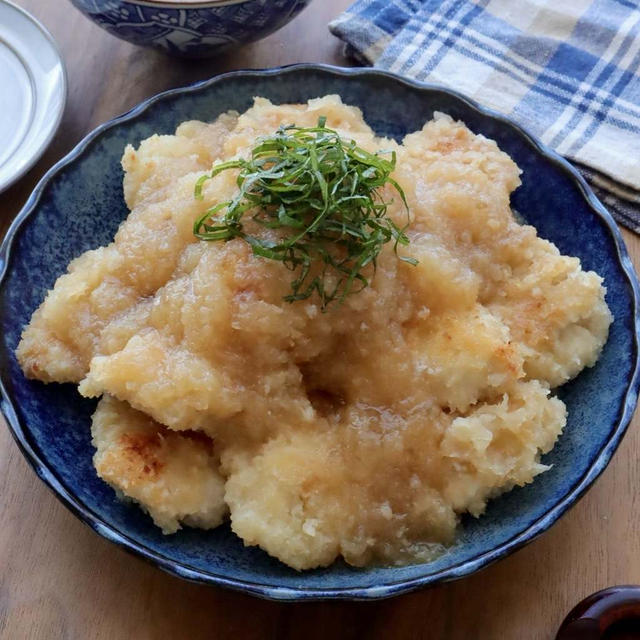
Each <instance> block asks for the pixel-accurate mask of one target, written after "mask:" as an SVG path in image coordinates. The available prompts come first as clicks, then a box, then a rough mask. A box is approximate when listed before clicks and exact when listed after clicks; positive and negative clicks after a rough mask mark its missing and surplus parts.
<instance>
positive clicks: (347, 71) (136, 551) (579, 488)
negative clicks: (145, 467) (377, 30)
mask: <svg viewBox="0 0 640 640" xmlns="http://www.w3.org/2000/svg"><path fill="white" fill-rule="evenodd" d="M305 70H307V71H315V72H322V73H326V74H329V75H335V76H342V77H349V76H363V75H373V76H382V77H386V78H389V79H391V80H394V81H396V82H399V83H401V84H404V85H407V86H410V87H412V88H414V89H420V90H426V91H439V92H442V93H446V94H449V95H450V96H452V97H454V98H455V99H457V100H459V101H461V102H463V103H464V104H466V105H467V106H469V107H471V108H472V109H474V110H475V111H478V112H480V113H481V114H483V115H486V116H489V117H491V118H493V119H495V120H498V121H500V122H502V123H503V124H504V125H506V126H508V127H510V128H511V129H513V130H514V131H515V132H516V133H517V134H518V135H519V136H520V137H521V138H522V139H523V140H524V142H525V143H526V144H527V145H529V146H530V147H532V148H533V149H534V150H535V151H536V152H537V153H539V154H541V155H542V156H543V157H545V158H546V159H547V160H549V161H550V162H551V163H553V164H554V165H555V166H556V167H558V168H559V169H560V170H561V171H563V172H564V173H565V174H566V175H567V176H568V177H569V178H570V179H571V180H572V182H573V183H574V184H575V186H577V188H578V190H579V191H580V193H581V194H582V195H583V197H584V198H585V200H586V201H587V203H588V204H589V206H590V207H591V209H592V211H593V212H594V213H595V214H596V215H597V216H598V217H599V218H600V219H602V220H603V222H604V223H605V226H606V227H607V229H608V231H609V233H610V235H611V237H612V239H613V241H614V244H615V246H616V251H617V255H618V261H619V263H620V266H621V267H622V270H623V272H624V274H625V276H626V279H627V282H628V285H629V288H630V290H631V293H632V299H633V311H634V318H635V322H634V327H635V332H634V347H635V362H634V368H633V373H632V376H631V381H630V383H629V386H628V388H627V391H626V394H625V397H624V402H623V404H622V407H621V415H620V418H619V421H618V424H617V426H616V428H615V429H614V430H613V431H612V433H611V435H610V437H609V439H608V441H607V442H606V443H605V445H604V446H603V447H602V449H601V450H600V451H599V452H598V454H597V456H596V458H595V460H594V462H593V464H592V465H591V467H590V468H589V469H588V470H587V472H586V473H585V474H584V476H583V477H582V478H581V480H580V481H579V482H578V483H577V484H576V485H575V486H574V487H573V488H572V489H571V490H570V491H569V492H568V493H567V494H566V495H565V496H564V497H563V498H562V499H561V500H560V501H559V502H558V503H557V504H556V505H555V506H554V507H553V508H552V509H551V510H550V511H548V512H547V513H546V514H545V515H544V516H542V517H541V518H539V519H538V520H537V521H536V522H534V523H533V524H532V525H530V526H529V527H528V528H527V529H525V530H524V531H522V532H520V533H519V534H517V535H515V536H514V537H513V538H511V539H510V540H507V541H506V542H504V543H503V544H502V545H501V546H499V547H498V548H496V549H493V550H491V551H488V552H486V553H484V554H481V555H479V556H476V557H475V558H472V559H470V560H466V561H462V562H460V563H459V564H457V565H454V566H453V567H449V568H447V569H442V570H440V571H438V572H436V573H433V574H429V575H425V576H422V577H418V578H413V579H411V580H403V581H400V582H395V583H386V584H383V585H378V586H373V587H362V588H353V587H347V588H339V589H319V588H312V589H309V588H305V587H299V588H295V589H294V588H289V587H279V586H276V585H265V584H257V583H254V582H248V581H243V580H234V579H229V578H225V577H223V576H219V575H216V574H212V573H208V572H205V571H202V570H199V569H195V568H191V567H187V566H185V565H181V564H178V563H176V562H175V561H173V560H171V559H169V558H166V557H165V556H163V555H161V554H158V553H156V552H152V551H149V550H148V549H147V548H145V547H144V546H142V545H141V544H140V543H138V542H136V541H134V540H132V539H131V538H129V537H127V536H125V535H123V534H122V533H120V532H119V531H118V530H117V529H116V528H114V527H113V526H111V525H108V524H106V523H105V522H102V521H101V520H100V518H99V517H98V516H97V515H95V514H94V513H92V512H91V510H90V509H87V508H86V507H85V506H84V505H83V504H82V503H81V501H80V500H78V499H77V497H76V496H74V495H73V493H71V492H70V491H68V490H67V488H66V487H65V486H64V484H63V483H62V482H61V481H60V480H59V479H58V478H57V477H56V475H55V473H54V472H53V471H52V470H50V469H49V468H48V467H47V466H46V465H45V463H44V462H43V461H42V459H41V457H40V455H39V454H38V453H37V452H36V451H35V449H34V448H33V447H32V445H31V444H30V442H29V438H28V435H27V434H26V433H25V430H24V429H23V427H22V425H21V424H20V420H19V419H18V417H17V414H16V411H15V408H14V406H13V404H12V401H11V398H10V396H9V394H8V393H7V391H6V389H5V385H4V381H3V380H2V378H0V394H1V397H2V400H1V402H0V410H1V411H2V413H3V415H4V417H5V419H6V420H7V424H8V425H9V430H10V431H11V434H12V436H13V438H14V440H15V441H16V443H17V445H18V447H19V449H20V450H21V451H22V453H23V455H24V456H25V458H26V459H27V462H28V463H29V464H30V466H31V467H32V468H33V469H34V471H35V472H36V474H37V475H38V477H39V478H40V479H41V480H42V481H43V482H44V483H45V484H46V485H47V486H48V487H49V489H51V490H52V491H53V493H54V495H55V496H56V497H57V498H58V499H59V500H60V501H61V502H62V503H63V504H64V505H65V506H66V507H67V508H68V509H69V510H70V511H71V512H72V513H73V514H74V515H76V516H77V517H78V518H79V519H80V520H81V521H82V522H84V523H85V524H87V525H88V526H89V527H91V528H92V529H93V530H94V531H95V532H96V533H98V534H99V535H101V536H102V537H104V538H106V539H107V540H110V541H111V542H113V543H115V544H117V545H118V546H120V547H121V548H123V549H124V550H125V551H127V552H129V553H131V554H133V555H136V556H138V557H141V558H142V559H144V560H146V561H148V562H151V563H152V564H154V565H155V566H157V567H159V568H160V569H162V570H164V571H166V572H168V573H170V574H172V575H175V576H178V577H181V578H184V579H186V580H189V581H190V582H197V583H204V584H210V585H216V586H222V587H226V588H230V589H234V590H238V591H242V592H244V593H248V594H251V595H255V596H259V597H262V598H266V599H269V600H279V601H300V600H306V601H309V600H325V599H336V600H337V599H340V600H376V599H382V598H389V597H392V596H396V595H400V594H403V593H408V592H410V591H414V590H416V589H418V588H421V587H425V586H433V585H435V584H437V583H440V582H446V581H450V580H456V579H459V578H462V577H464V576H466V575H469V574H471V573H473V572H475V571H478V570H479V569H483V568H486V567H488V566H489V565H491V564H493V563H494V562H496V561H497V560H500V559H501V558H503V557H505V556H507V555H509V554H511V553H513V552H514V551H516V550H517V549H519V548H521V547H522V546H524V545H525V544H527V543H529V542H530V541H531V540H533V539H534V538H535V537H537V536H539V535H540V534H542V533H543V532H544V531H546V530H547V529H549V527H551V526H552V525H553V524H554V523H555V522H556V521H557V520H558V518H560V516H562V515H563V514H564V513H565V512H566V511H567V510H568V509H569V508H571V507H572V506H573V505H575V504H576V503H577V501H578V500H579V499H580V498H581V497H582V496H583V495H584V493H585V492H586V491H587V489H588V488H589V487H590V486H591V485H592V484H593V482H595V480H596V479H597V478H598V477H599V476H600V474H601V473H602V472H603V471H604V469H605V468H606V466H607V464H608V463H609V461H610V460H611V457H612V456H613V454H614V453H615V451H616V449H617V448H618V446H619V444H620V442H621V441H622V438H623V436H624V434H625V432H626V430H627V427H628V426H629V422H630V421H631V418H632V416H633V412H634V409H635V406H636V403H637V400H638V388H639V387H640V373H639V372H640V352H639V345H638V339H639V334H640V285H639V284H638V279H637V276H636V274H635V271H634V268H633V265H632V263H631V260H630V258H629V254H628V252H627V249H626V246H625V244H624V241H623V238H622V235H621V233H620V230H619V229H618V227H617V225H616V223H615V221H614V220H613V218H612V217H611V215H610V214H609V212H608V211H607V210H606V209H605V208H604V206H603V205H602V204H601V203H600V201H599V200H598V199H597V198H596V196H595V195H594V193H593V192H592V191H591V189H590V187H589V186H588V185H587V183H586V182H585V180H584V178H583V177H582V176H581V175H580V174H579V173H578V171H577V170H576V169H575V168H574V167H573V166H572V165H571V164H570V163H569V162H567V161H566V160H565V159H564V158H563V157H561V156H559V155H558V154H557V153H555V152H554V151H552V150H551V149H549V148H547V147H546V146H545V145H544V144H542V143H541V142H539V141H538V140H537V139H536V138H535V137H533V136H532V135H531V134H529V133H528V132H527V131H526V130H525V129H523V128H522V127H521V126H520V125H518V124H516V123H515V122H513V121H511V120H510V119H509V118H508V117H506V116H503V115H502V114H500V113H498V112H496V111H493V110H492V109H489V108H486V107H483V106H481V105H480V104H478V103H477V102H475V101H474V100H472V99H470V98H467V97H466V96H464V95H462V94H460V93H458V92H456V91H453V90H450V89H447V88H445V87H442V86H440V85H436V84H429V83H424V82H418V81H415V80H411V79H408V78H403V77H401V76H398V75H396V74H393V73H390V72H387V71H381V70H378V69H368V68H367V69H359V68H343V67H336V66H332V65H326V64H310V63H305V64H295V65H289V66H284V67H275V68H271V69H257V70H242V71H233V72H229V73H224V74H220V75H218V76H215V77H214V78H211V79H209V80H203V81H200V82H196V83H194V84H191V85H189V86H186V87H180V88H177V89H170V90H168V91H165V92H163V93H159V94H157V95H155V96H152V97H151V98H148V99H147V100H145V101H143V102H141V103H140V104H138V105H137V106H135V107H134V108H133V109H131V110H130V111H127V112H126V113H124V114H122V115H120V116H118V117H116V118H113V119H112V120H109V121H108V122H105V123H104V124H102V125H100V126H98V127H97V128H96V129H94V130H93V131H92V132H91V133H89V134H88V135H87V136H86V137H85V138H83V139H82V140H81V141H80V142H79V143H78V144H77V145H76V146H75V147H74V148H73V149H72V150H71V151H70V152H69V153H68V154H67V155H66V156H65V157H63V158H62V159H61V160H59V161H58V162H57V163H56V164H55V165H53V166H52V167H51V169H49V170H48V171H47V172H46V173H45V175H44V176H43V177H42V178H41V180H40V181H39V182H38V184H37V185H36V187H35V189H34V190H33V192H32V194H31V195H30V196H29V198H28V200H27V202H26V203H25V205H24V207H23V208H22V209H21V211H20V212H19V213H18V215H17V216H16V218H15V219H14V221H13V222H12V224H11V225H10V227H9V229H8V230H7V233H6V235H5V238H4V240H3V242H2V246H0V286H2V284H3V281H4V276H5V274H6V272H7V268H8V265H9V260H10V258H11V247H12V245H13V241H14V239H15V237H16V236H17V234H18V231H19V230H20V227H21V226H22V224H23V223H24V221H25V220H26V219H27V218H28V217H29V216H30V215H31V214H32V213H33V211H34V210H35V207H36V205H37V204H38V202H39V200H40V198H41V196H42V194H43V192H44V190H45V188H46V187H47V185H48V184H49V182H50V181H51V180H52V179H53V178H54V177H55V175H56V174H57V173H58V172H59V171H60V170H61V169H63V168H64V167H66V166H67V165H69V164H71V163H72V162H73V161H74V160H76V159H77V158H78V157H79V156H80V155H82V154H83V153H84V152H85V151H86V149H87V148H88V147H89V145H90V144H91V143H92V142H93V141H94V140H95V139H97V138H98V137H99V136H100V135H101V134H102V133H103V132H104V131H106V130H108V129H110V128H112V127H114V126H117V125H119V124H120V123H122V122H126V121H129V120H133V119H135V118H137V117H138V116H139V115H141V114H142V113H144V111H146V110H147V109H148V108H149V107H150V106H151V105H152V104H154V103H156V102H158V101H160V100H164V99H167V98H170V97H172V96H174V95H178V94H184V93H194V92H197V91H199V90H200V89H202V88H205V87H209V86H211V85H213V84H216V83H218V82H220V81H226V80H228V79H232V78H234V77H246V76H277V75H281V74H287V73H295V72H299V71H305ZM425 566H427V565H425Z"/></svg>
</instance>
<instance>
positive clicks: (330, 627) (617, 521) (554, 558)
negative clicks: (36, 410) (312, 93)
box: [0, 0, 640, 640]
mask: <svg viewBox="0 0 640 640" xmlns="http://www.w3.org/2000/svg"><path fill="white" fill-rule="evenodd" d="M349 2H350V0H315V2H313V3H312V5H311V7H309V8H308V9H307V10H306V11H305V12H303V13H302V14H301V15H300V16H299V17H298V18H297V19H296V20H294V21H293V22H292V23H291V24H290V25H288V26H287V27H285V28H284V29H282V30H281V31H279V32H278V33H276V34H274V35H272V36H271V37H269V38H267V39H266V40H264V41H262V42H260V43H257V44H254V45H251V46H247V47H245V48H243V49H241V50H239V51H237V52H235V53H231V54H229V55H227V56H224V57H222V58H218V59H214V60H210V61H202V62H194V61H189V62H181V61H177V60H171V59H169V58H166V57H165V56H164V55H162V54H159V53H155V52H151V51H146V50H143V49H139V48H136V47H134V46H131V45H129V44H127V43H125V42H121V41H119V40H117V39H115V38H113V37H111V36H109V35H108V34H106V33H105V32H103V31H102V30H100V29H99V28H98V27H96V26H94V25H93V24H92V23H90V22H89V21H88V20H86V19H85V18H84V17H83V16H81V15H80V14H79V13H78V12H77V11H75V10H74V9H72V8H71V6H70V5H69V4H68V2H65V1H63V0H18V4H20V5H21V6H23V7H24V8H25V9H27V10H29V11H31V12H32V13H33V14H34V15H35V16H37V17H38V18H39V19H40V20H41V21H42V22H43V23H44V24H45V25H46V26H47V27H48V28H49V29H50V30H51V32H52V34H53V36H54V37H55V38H56V40H57V41H58V43H59V44H60V47H61V50H62V53H63V56H64V58H65V61H66V64H67V69H68V72H69V100H68V104H67V108H66V111H65V115H64V119H63V122H62V126H61V128H60V130H59V132H58V134H57V135H56V137H55V139H54V141H53V143H52V145H51V146H50V148H49V149H48V151H47V152H46V154H45V156H44V157H43V158H42V160H41V161H40V162H39V163H38V164H37V166H36V167H35V168H34V169H32V170H31V171H30V172H29V174H27V176H25V177H24V178H23V179H22V180H20V181H19V182H18V183H17V184H16V185H15V186H14V187H12V188H11V189H10V190H8V191H7V192H5V193H4V194H2V195H1V196H0V225H1V227H0V231H1V232H4V230H5V229H6V227H7V225H8V224H9V222H10V221H11V219H12V218H13V217H14V216H15V214H16V213H17V212H18V211H19V209H20V207H21V206H22V205H23V203H24V201H25V199H26V198H27V196H28V194H29V193H30V191H31V190H32V188H33V186H34V185H35V183H36V182H37V180H38V179H39V178H40V177H41V176H42V174H43V173H44V172H45V170H46V169H47V168H48V167H49V166H51V164H52V163H53V162H55V161H56V160H57V159H59V158H60V157H61V156H62V155H64V154H65V153H66V152H67V151H69V150H70V149H71V148H72V147H73V145H74V144H75V143H76V142H78V140H79V139H80V138H81V137H82V136H84V135H85V134H86V133H87V132H88V131H90V130H91V129H92V128H93V127H94V126H95V125H97V124H99V123H100V122H103V121H104V120H106V119H108V118H111V117H113V116H115V115H117V114H119V113H122V112H124V111H126V110H127V109H129V108H131V107H132V106H134V105H135V104H137V103H138V102H139V101H141V100H142V99H144V98H146V97H148V96H150V95H152V94H154V93H157V92H158V91H161V90H164V89H168V88H171V87H176V86H180V85H184V84H186V83H188V82H192V81H195V80H199V79H203V78H207V77H210V76H212V75H214V74H216V73H219V72H222V71H226V70H229V69H237V68H251V67H253V68H256V67H268V66H274V65H280V64H289V63H293V62H299V61H323V62H331V63H335V64H348V62H347V61H346V60H345V59H343V58H342V55H341V45H340V43H339V42H338V41H337V40H335V39H334V38H333V37H332V36H330V35H329V34H328V32H327V30H326V24H327V22H328V21H329V20H330V19H331V18H332V17H333V16H335V15H337V14H338V13H339V12H340V11H341V10H342V9H344V8H345V7H346V6H347V5H348V4H349ZM625 238H626V241H627V243H628V246H629V249H630V251H631V253H632V256H633V258H634V261H635V262H634V263H635V264H636V265H637V264H638V261H639V260H640V239H639V238H638V237H636V236H632V235H631V234H629V233H625ZM639 453H640V434H639V433H638V420H637V419H635V420H634V423H632V425H631V427H630V430H629V432H628V434H627V436H626V438H625V440H624V442H623V443H622V445H621V447H620V450H619V451H618V453H617V454H616V456H615V458H614V460H613V461H612V463H611V464H610V465H609V468H608V469H607V470H606V472H605V473H604V475H603V476H602V478H601V479H600V480H599V481H598V482H597V483H596V485H595V487H594V488H593V489H592V490H591V491H590V492H589V493H588V494H587V496H586V497H585V498H584V499H583V500H582V501H581V502H580V503H579V504H578V505H577V506H576V507H575V508H574V509H573V510H572V511H571V512H570V513H569V514H567V515H566V516H565V517H564V518H562V520H561V521H560V522H559V523H558V524H557V525H556V526H554V527H553V528H552V530H551V531H549V532H548V533H546V534H545V535H543V536H542V537H541V538H539V539H538V540H536V541H535V542H533V543H532V544H531V545H529V546H528V547H526V548H525V549H523V550H521V551H519V552H518V553H516V554H515V555H513V556H511V557H510V558H508V559H506V560H504V561H502V562H500V563H498V564H496V565H494V566H492V567H490V568H489V569H487V570H485V571H482V572H481V573H479V574H476V575H474V576H472V577H470V578H467V579H464V580H461V581H459V582H455V583H451V584H447V585H444V586H441V587H437V588H434V589H431V590H426V591H421V592H418V593H414V594H410V595H407V596H403V597H400V598H396V599H393V600H387V601H383V602H379V603H310V604H303V605H291V604H278V603H271V602H265V601H261V600H257V599H253V598H249V597H246V596H242V595H239V594H236V593H233V592H228V591H223V590H219V589H213V588H208V587H202V586H198V585H193V584H189V583H187V582H184V581H181V580H179V579H177V578H173V577H171V576H168V575H165V574H164V573H162V572H161V571H159V570H157V569H155V568H154V567H152V566H149V565H147V564H145V563H144V562H142V561H141V560H138V559H137V558H134V557H132V556H130V555H128V554H126V553H125V552H123V551H121V550H119V549H117V548H116V547H115V546H113V545H111V544H110V543H108V542H106V541H104V540H103V539H101V538H100V537H98V536H97V535H95V534H94V533H93V532H92V531H90V530H89V528H88V527H86V526H84V525H83V524H81V523H80V522H79V521H78V520H77V519H76V518H75V517H74V516H73V515H71V513H70V512H68V511H67V510H66V509H65V508H64V507H62V505H61V504H60V503H59V502H58V501H57V500H56V499H55V498H54V497H53V495H52V494H51V493H50V492H49V491H48V490H47V489H46V488H45V486H44V485H43V484H42V483H41V482H40V481H39V480H38V479H37V477H36V476H35V474H34V473H33V472H32V471H31V469H30V468H29V467H28V465H27V463H26V462H25V460H24V459H23V458H22V456H21V454H20V452H19V451H18V448H17V447H16V445H15V443H14V442H13V441H12V439H11V436H10V435H9V432H8V430H7V429H6V428H4V425H0V638H1V639H2V640H22V639H25V640H26V639H28V640H58V639H61V640H86V639H96V640H120V639H129V638H135V639H136V640H156V639H160V638H172V639H177V638H188V639H189V640H201V639H202V640H204V639H207V640H211V639H218V638H231V637H233V638H240V639H242V640H244V639H259V638H274V639H275V638H277V639H284V640H288V639H291V638H298V637H304V638H305V639H306V640H315V639H316V638H317V639H320V638H339V639H351V638H353V639H356V638H358V639H359V638H373V639H375V640H383V639H387V638H398V639H400V640H405V639H409V638H411V639H414V638H428V639H433V640H468V639H475V638H479V639H481V640H494V639H495V640H502V639H506V640H511V639H517V640H529V639H531V640H543V639H546V638H553V637H554V635H555V631H556V629H557V627H558V625H559V624H560V622H561V620H562V618H563V617H564V615H565V614H566V612H568V610H569V609H570V608H571V606H573V604H575V603H576V602H577V601H578V600H580V599H581V598H583V597H584V596H586V595H587V594H589V593H591V592H593V591H595V590H597V589H600V588H603V587H606V586H609V585H614V584H624V583H640V535H638V533H637V532H638V531H640V503H639V500H638V495H639V494H638V491H637V490H636V487H637V484H638V482H639V480H640V471H639V469H638V460H639V459H640V456H639Z"/></svg>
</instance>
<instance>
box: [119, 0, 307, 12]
mask: <svg viewBox="0 0 640 640" xmlns="http://www.w3.org/2000/svg"><path fill="white" fill-rule="evenodd" d="M121 1H122V2H124V3H126V4H135V5H139V6H141V7H155V8H158V9H184V10H186V9H210V8H215V7H226V6H231V5H237V4H245V3H247V2H255V0H121ZM310 1H311V0H310Z"/></svg>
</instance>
